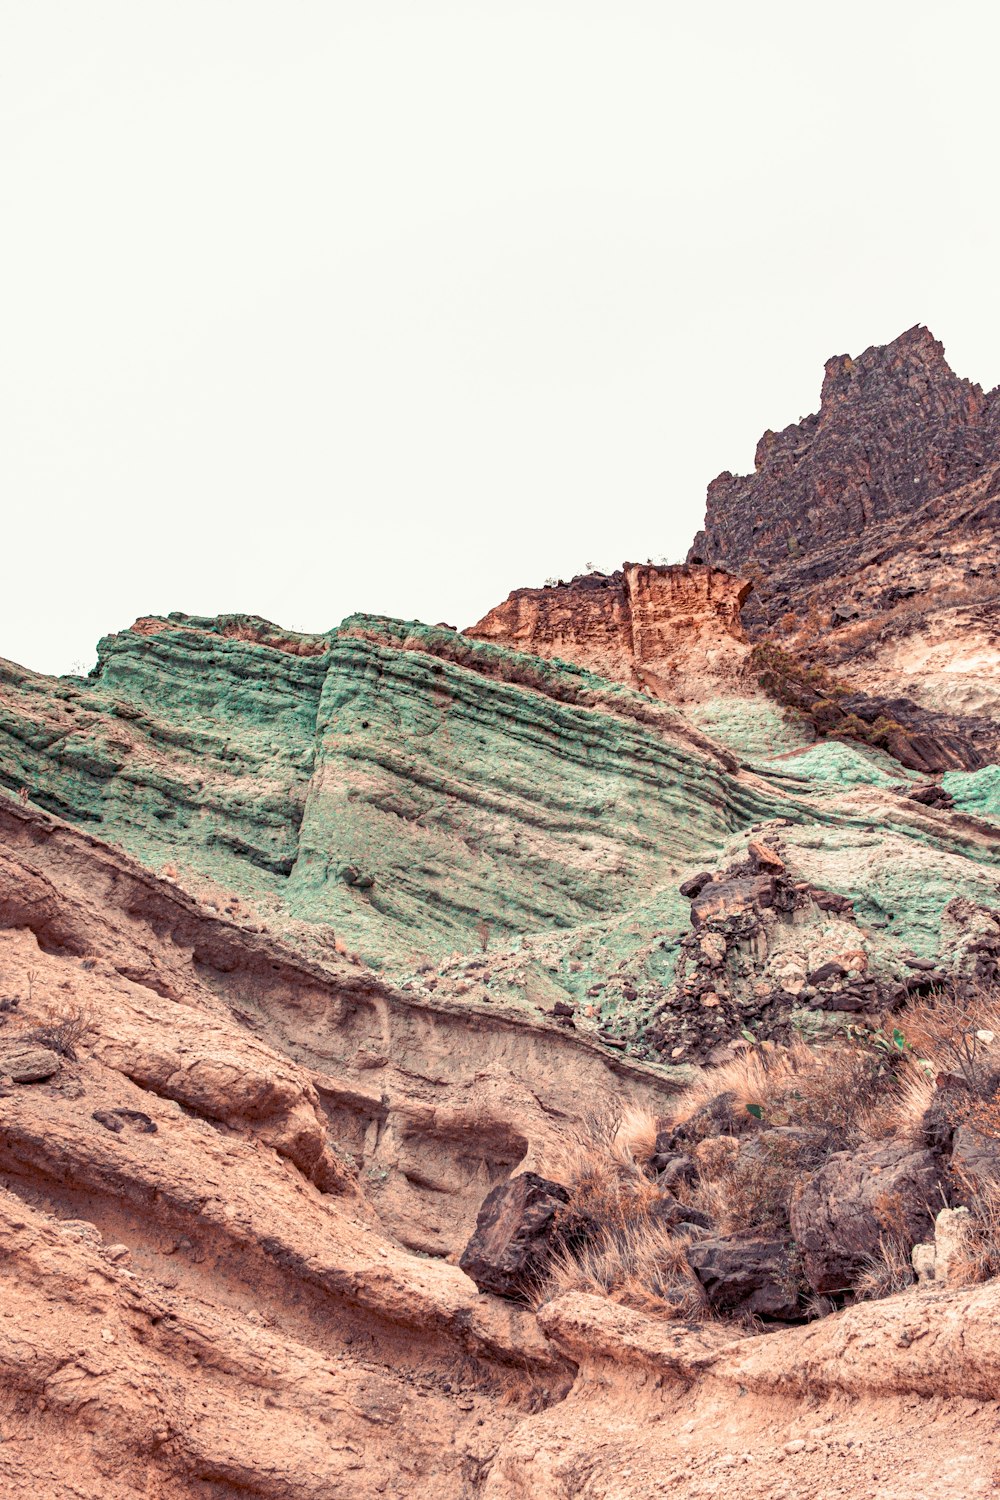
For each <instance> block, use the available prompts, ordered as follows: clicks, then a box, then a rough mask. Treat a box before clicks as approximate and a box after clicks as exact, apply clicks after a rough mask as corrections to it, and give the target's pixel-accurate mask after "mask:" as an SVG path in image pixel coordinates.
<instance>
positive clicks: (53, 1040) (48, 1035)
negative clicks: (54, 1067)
mask: <svg viewBox="0 0 1000 1500" xmlns="http://www.w3.org/2000/svg"><path fill="white" fill-rule="evenodd" d="M93 1025H94V1022H93V1016H92V1015H91V1013H90V1011H88V1010H84V1009H82V1008H79V1007H72V1008H71V1009H69V1010H67V1011H65V1012H63V1013H61V1014H60V1013H55V1014H53V1015H52V1016H51V1017H50V1018H49V1019H47V1020H45V1021H43V1022H42V1024H41V1025H40V1026H36V1027H35V1028H34V1029H33V1030H32V1031H29V1032H28V1034H27V1036H26V1037H25V1041H29V1042H36V1043H37V1044H38V1046H39V1047H46V1048H47V1049H48V1050H49V1051H50V1052H57V1053H58V1054H59V1056H60V1057H65V1058H66V1059H67V1061H69V1062H76V1061H77V1048H78V1047H79V1046H80V1045H81V1043H82V1042H83V1041H84V1039H85V1038H86V1037H87V1035H88V1034H89V1033H90V1032H91V1031H92V1030H93Z"/></svg>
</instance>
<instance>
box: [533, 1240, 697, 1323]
mask: <svg viewBox="0 0 1000 1500" xmlns="http://www.w3.org/2000/svg"><path fill="white" fill-rule="evenodd" d="M696 1233H697V1231H695V1230H693V1229H690V1228H679V1229H678V1230H676V1231H674V1232H673V1233H671V1232H668V1231H667V1230H664V1229H661V1228H658V1227H656V1226H655V1225H652V1224H649V1223H646V1224H631V1225H629V1226H627V1227H626V1228H625V1229H623V1230H620V1231H618V1232H616V1233H614V1234H603V1235H600V1236H598V1237H596V1238H595V1239H592V1240H591V1241H589V1242H588V1243H587V1244H586V1245H584V1246H583V1247H582V1248H581V1249H579V1250H578V1251H576V1253H571V1252H570V1251H569V1250H564V1251H562V1252H561V1253H560V1254H559V1255H558V1256H556V1257H555V1259H554V1260H553V1262H552V1264H551V1266H550V1268H549V1274H548V1277H547V1279H546V1281H545V1283H544V1285H543V1286H542V1288H541V1289H540V1291H539V1294H538V1299H537V1302H536V1306H540V1305H541V1304H542V1303H543V1302H549V1301H551V1300H552V1298H553V1297H558V1296H559V1295H560V1294H561V1293H563V1292H569V1291H576V1292H590V1293H592V1294H593V1295H595V1296H599V1297H608V1298H610V1299H611V1300H612V1301H614V1302H621V1303H622V1304H624V1305H625V1306H627V1307H635V1308H638V1309H639V1310H640V1311H641V1312H647V1313H651V1314H653V1315H654V1316H657V1317H666V1318H680V1319H684V1320H686V1321H690V1320H693V1319H696V1318H703V1317H706V1316H707V1314H708V1304H707V1300H706V1298H705V1293H704V1291H703V1290H702V1286H701V1283H700V1282H699V1280H698V1278H697V1276H696V1275H695V1274H694V1272H693V1270H692V1269H691V1267H690V1265H689V1264H688V1259H687V1254H686V1251H687V1247H688V1245H690V1244H691V1243H692V1240H693V1239H694V1238H695V1236H696Z"/></svg>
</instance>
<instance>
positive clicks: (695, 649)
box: [466, 563, 750, 697]
mask: <svg viewBox="0 0 1000 1500" xmlns="http://www.w3.org/2000/svg"><path fill="white" fill-rule="evenodd" d="M749 592H750V585H749V583H747V582H745V581H744V580H743V579H741V578H738V577H736V576H734V575H732V574H728V573H725V572H723V571H721V570H720V569H718V568H705V567H700V566H698V565H687V566H684V567H656V566H654V565H653V564H651V563H646V564H640V563H626V564H625V565H624V567H623V568H622V570H621V571H620V572H618V573H611V574H603V573H590V574H585V575H583V576H581V577H579V578H574V579H573V581H572V582H571V583H557V584H550V585H547V586H546V587H545V588H541V589H515V590H514V592H513V593H512V594H510V595H509V596H508V598H507V599H506V600H505V601H504V603H503V604H500V605H498V606H497V607H496V609H491V610H490V612H489V614H487V615H484V617H483V618H482V619H481V620H480V621H479V623H478V624H476V625H473V626H472V627H471V628H470V629H469V630H468V631H466V634H467V635H470V636H473V637H475V638H477V639H479V640H486V641H494V642H496V643H497V644H499V645H502V646H511V647H513V648H514V649H515V650H518V651H526V652H529V653H530V654H531V655H533V656H544V657H553V656H554V657H559V658H561V659H562V660H563V661H569V662H575V663H576V664H577V665H578V666H582V667H586V668H587V669H588V670H589V671H591V672H596V673H598V674H599V675H600V676H602V677H608V678H611V679H612V680H613V681H618V682H625V683H628V684H629V685H631V686H638V687H647V688H652V689H653V690H654V691H655V689H656V687H657V686H658V685H659V686H660V688H661V691H660V693H659V694H658V696H663V697H669V696H670V694H669V681H670V678H671V677H672V676H675V675H676V674H677V673H678V672H679V671H684V670H687V671H690V670H691V669H692V668H694V669H696V670H701V671H702V672H707V673H709V675H710V673H711V669H712V667H713V666H718V665H721V666H722V667H723V668H725V667H729V668H730V669H731V667H732V663H733V661H734V660H738V653H737V652H736V651H735V650H734V647H733V643H734V642H742V641H743V640H744V639H745V637H744V634H743V629H742V626H741V624H740V606H741V604H742V603H743V601H744V599H745V598H746V596H747V594H748V593H749ZM713 655H714V659H713ZM720 657H721V661H720V660H719V658H720ZM658 679H666V680H665V681H664V682H660V683H658Z"/></svg>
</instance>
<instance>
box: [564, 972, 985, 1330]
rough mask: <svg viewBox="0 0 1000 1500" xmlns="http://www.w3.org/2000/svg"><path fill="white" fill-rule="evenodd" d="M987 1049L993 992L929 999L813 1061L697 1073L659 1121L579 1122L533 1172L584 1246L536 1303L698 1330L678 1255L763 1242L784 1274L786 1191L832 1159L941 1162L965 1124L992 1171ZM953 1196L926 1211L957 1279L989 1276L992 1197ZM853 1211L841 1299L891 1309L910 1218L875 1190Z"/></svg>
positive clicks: (902, 1282)
mask: <svg viewBox="0 0 1000 1500" xmlns="http://www.w3.org/2000/svg"><path fill="white" fill-rule="evenodd" d="M998 1042H1000V1005H998V997H997V995H996V994H995V993H994V992H993V991H991V990H989V989H980V990H978V991H976V990H971V991H968V992H965V993H958V992H955V991H949V992H941V993H936V994H934V995H932V996H930V997H928V998H925V999H920V1000H915V1001H912V1002H910V1003H909V1004H908V1005H907V1006H906V1007H905V1008H904V1009H903V1010H902V1011H901V1012H899V1013H898V1014H896V1015H895V1016H893V1017H889V1018H887V1019H886V1020H884V1021H883V1022H882V1023H881V1024H879V1023H877V1022H876V1021H875V1020H873V1019H869V1020H868V1021H867V1022H866V1023H865V1024H852V1025H851V1026H849V1027H846V1028H845V1029H844V1030H843V1031H842V1032H841V1033H840V1034H839V1035H838V1036H837V1037H835V1038H833V1039H831V1040H829V1041H827V1042H826V1043H824V1044H823V1045H820V1046H815V1047H810V1046H807V1045H806V1044H805V1043H804V1042H803V1041H796V1042H795V1043H794V1044H792V1045H791V1046H788V1047H778V1046H775V1045H773V1044H770V1043H765V1044H762V1045H755V1046H748V1047H746V1048H745V1049H744V1050H743V1051H741V1052H739V1053H737V1054H736V1056H734V1057H733V1058H732V1060H731V1061H729V1062H726V1063H724V1064H723V1065H721V1066H719V1067H716V1068H712V1069H710V1070H706V1071H705V1072H704V1073H702V1074H701V1076H700V1077H698V1078H697V1079H696V1080H695V1081H694V1082H693V1083H692V1084H691V1085H689V1086H688V1087H687V1088H686V1089H685V1090H684V1091H683V1092H682V1093H681V1094H679V1095H678V1097H677V1101H676V1104H675V1106H674V1107H673V1109H672V1110H671V1111H670V1113H669V1116H667V1117H662V1118H658V1117H655V1116H653V1115H650V1114H646V1113H643V1112H634V1113H632V1114H630V1115H629V1116H628V1117H627V1118H623V1117H621V1116H615V1115H613V1114H608V1113H604V1114H596V1115H593V1116H591V1117H590V1118H589V1119H588V1120H586V1121H585V1122H584V1124H583V1125H582V1126H581V1127H580V1129H579V1130H578V1131H577V1132H576V1134H575V1135H574V1136H573V1137H572V1138H571V1139H570V1140H568V1141H567V1143H566V1146H565V1147H564V1149H563V1151H562V1152H561V1153H560V1154H559V1155H558V1156H557V1157H554V1158H553V1159H552V1160H551V1161H547V1162H546V1163H545V1169H546V1170H547V1171H549V1172H551V1174H552V1175H553V1176H554V1177H555V1178H557V1180H559V1181H560V1182H562V1183H563V1184H564V1185H565V1186H566V1187H567V1188H568V1189H569V1192H570V1202H569V1204H568V1205H567V1208H566V1213H567V1215H570V1216H572V1217H573V1219H574V1220H575V1221H576V1222H578V1223H582V1224H584V1225H585V1226H587V1232H586V1233H585V1234H582V1235H577V1236H576V1237H575V1238H573V1237H568V1238H567V1243H566V1244H565V1245H564V1246H563V1247H562V1248H561V1249H560V1251H559V1253H558V1254H557V1255H556V1256H555V1258H554V1260H553V1262H552V1263H551V1266H550V1269H549V1274H548V1278H547V1280H546V1282H545V1285H544V1287H543V1288H542V1289H541V1291H540V1293H539V1296H540V1299H541V1300H546V1299H548V1298H551V1297H553V1296H555V1295H557V1294H558V1293H559V1292H561V1291H567V1290H582V1291H589V1292H593V1293H596V1294H599V1295H603V1296H607V1297H609V1298H611V1299H613V1300H616V1301H620V1302H626V1303H628V1304H629V1305H631V1306H635V1307H640V1308H642V1309H644V1310H645V1311H647V1312H652V1313H654V1314H656V1315H657V1316H662V1317H683V1318H692V1317H701V1316H707V1315H708V1313H709V1302H708V1300H707V1298H706V1294H705V1292H704V1290H703V1289H702V1286H701V1284H700V1283H699V1281H698V1277H697V1275H695V1273H694V1271H693V1270H692V1267H691V1264H690V1263H689V1258H688V1253H687V1252H688V1250H689V1248H690V1246H691V1245H692V1244H694V1243H696V1242H697V1241H698V1240H700V1239H701V1238H703V1237H705V1236H706V1235H710V1236H713V1237H717V1238H722V1239H726V1238H729V1239H732V1240H737V1241H739V1240H741V1239H744V1238H747V1237H750V1238H753V1237H754V1236H757V1237H762V1238H763V1239H767V1238H769V1237H770V1238H777V1240H778V1241H779V1242H780V1241H784V1242H785V1243H786V1244H787V1246H788V1250H789V1252H790V1254H791V1256H792V1257H793V1259H794V1257H795V1256H796V1254H797V1253H798V1252H797V1250H796V1247H795V1245H794V1244H793V1242H792V1233H791V1222H790V1218H789V1211H790V1202H791V1199H792V1197H793V1194H794V1192H795V1189H796V1184H797V1183H800V1182H803V1181H804V1180H805V1179H806V1178H807V1177H808V1176H809V1175H810V1174H811V1173H812V1172H814V1171H816V1170H817V1169H819V1168H820V1167H821V1166H822V1165H823V1163H824V1162H825V1161H826V1160H827V1159H828V1158H829V1157H830V1155H831V1154H832V1153H834V1152H844V1151H847V1152H850V1151H863V1150H865V1149H869V1148H871V1147H872V1146H881V1145H889V1144H891V1143H892V1142H894V1141H899V1142H901V1143H910V1144H912V1147H913V1149H914V1150H915V1151H924V1150H926V1149H927V1148H928V1147H929V1148H930V1149H932V1150H934V1151H936V1152H938V1153H939V1156H940V1159H941V1160H942V1162H944V1161H946V1160H947V1156H948V1153H949V1152H950V1149H951V1137H952V1135H953V1133H954V1130H955V1128H956V1127H957V1126H958V1125H959V1124H962V1123H965V1124H968V1125H970V1126H971V1127H972V1128H973V1130H974V1131H975V1132H976V1133H977V1135H978V1136H980V1137H984V1138H985V1139H986V1140H987V1142H989V1141H996V1142H997V1160H998V1162H1000V1067H998V1066H997V1062H996V1061H995V1059H997V1058H1000V1051H994V1044H995V1043H998ZM949 1080H951V1081H952V1082H949ZM679 1164H680V1165H679ZM998 1176H1000V1174H998ZM947 1180H948V1179H947V1173H945V1181H946V1183H947ZM952 1181H953V1188H949V1189H947V1191H946V1192H943V1193H942V1197H941V1200H940V1202H937V1203H934V1204H928V1205H927V1209H928V1212H931V1213H933V1212H936V1210H937V1209H938V1208H940V1207H943V1206H945V1204H946V1203H947V1202H951V1203H955V1202H961V1203H963V1204H965V1205H966V1206H967V1207H968V1208H969V1210H970V1217H969V1230H968V1238H967V1247H968V1249H967V1255H968V1266H967V1269H966V1273H965V1275H966V1279H968V1280H981V1279H983V1278H985V1277H987V1276H992V1275H996V1274H1000V1180H997V1178H994V1177H993V1176H992V1175H989V1174H987V1177H986V1179H985V1180H983V1179H982V1178H980V1179H978V1180H977V1179H976V1178H974V1177H972V1176H971V1175H970V1174H969V1173H967V1172H966V1173H964V1174H963V1173H962V1172H953V1173H952ZM865 1211H866V1212H867V1213H868V1214H869V1216H870V1218H871V1219H872V1220H873V1229H874V1230H875V1233H876V1234H877V1243H878V1248H877V1250H876V1251H875V1252H874V1253H873V1254H871V1255H869V1256H868V1257H867V1258H866V1260H865V1261H864V1263H863V1265H862V1267H861V1270H860V1272H857V1273H856V1274H855V1276H854V1279H853V1281H852V1283H851V1290H850V1293H849V1294H848V1296H849V1300H865V1299H871V1298H878V1297H886V1296H890V1295H892V1294H893V1293H896V1292H899V1291H902V1290H903V1289H905V1288H906V1287H908V1286H910V1285H911V1284H912V1283H913V1281H914V1279H915V1277H914V1271H913V1267H912V1264H911V1257H910V1250H911V1245H912V1219H911V1220H910V1221H909V1222H908V1219H907V1212H908V1209H907V1204H906V1203H905V1201H904V1200H903V1199H901V1197H900V1196H899V1192H898V1191H897V1190H896V1189H895V1188H889V1187H887V1188H886V1190H885V1191H884V1192H883V1193H881V1194H880V1195H878V1196H877V1197H876V1198H875V1199H874V1201H873V1202H872V1201H870V1202H869V1204H868V1207H867V1209H866V1210H865ZM909 1211H910V1212H911V1213H912V1208H911V1209H910V1210H909ZM842 1301H843V1294H838V1298H837V1299H836V1300H833V1299H830V1298H828V1297H820V1296H815V1295H814V1296H813V1297H812V1298H811V1299H809V1300H804V1301H803V1303H802V1306H801V1316H802V1318H803V1319H808V1318H815V1317H821V1316H825V1315H826V1314H827V1313H829V1312H831V1311H833V1310H834V1309H835V1307H836V1306H837V1305H839V1304H840V1303H841V1302H842ZM737 1316H738V1317H739V1318H741V1319H742V1320H743V1321H746V1317H747V1314H744V1313H738V1314H737Z"/></svg>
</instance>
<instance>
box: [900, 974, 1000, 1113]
mask: <svg viewBox="0 0 1000 1500" xmlns="http://www.w3.org/2000/svg"><path fill="white" fill-rule="evenodd" d="M899 1026H900V1028H901V1029H902V1031H903V1033H904V1035H905V1037H906V1041H907V1043H908V1045H909V1046H910V1047H911V1048H912V1049H913V1050H914V1052H915V1053H917V1054H918V1055H919V1056H920V1057H922V1058H924V1059H926V1060H927V1061H928V1062H929V1063H930V1065H931V1069H932V1070H933V1072H934V1073H954V1074H956V1075H957V1076H958V1077H960V1078H961V1079H962V1080H963V1082H964V1083H965V1084H966V1085H967V1086H968V1088H969V1089H970V1090H972V1092H973V1093H984V1092H989V1093H992V1092H993V1090H994V1087H995V1082H996V1075H997V1073H998V1071H1000V996H998V995H997V992H996V990H995V989H994V988H993V987H991V986H989V985H980V986H974V987H970V988H967V989H964V990H962V991H961V992H960V991H959V990H957V989H956V988H952V989H950V990H941V991H938V992H937V993H936V994H934V995H929V996H928V997H927V998H926V999H921V1000H915V1001H913V1002H911V1003H910V1004H909V1005H908V1006H907V1007H906V1009H905V1011H904V1012H903V1013H902V1014H901V1016H900V1017H899Z"/></svg>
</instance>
